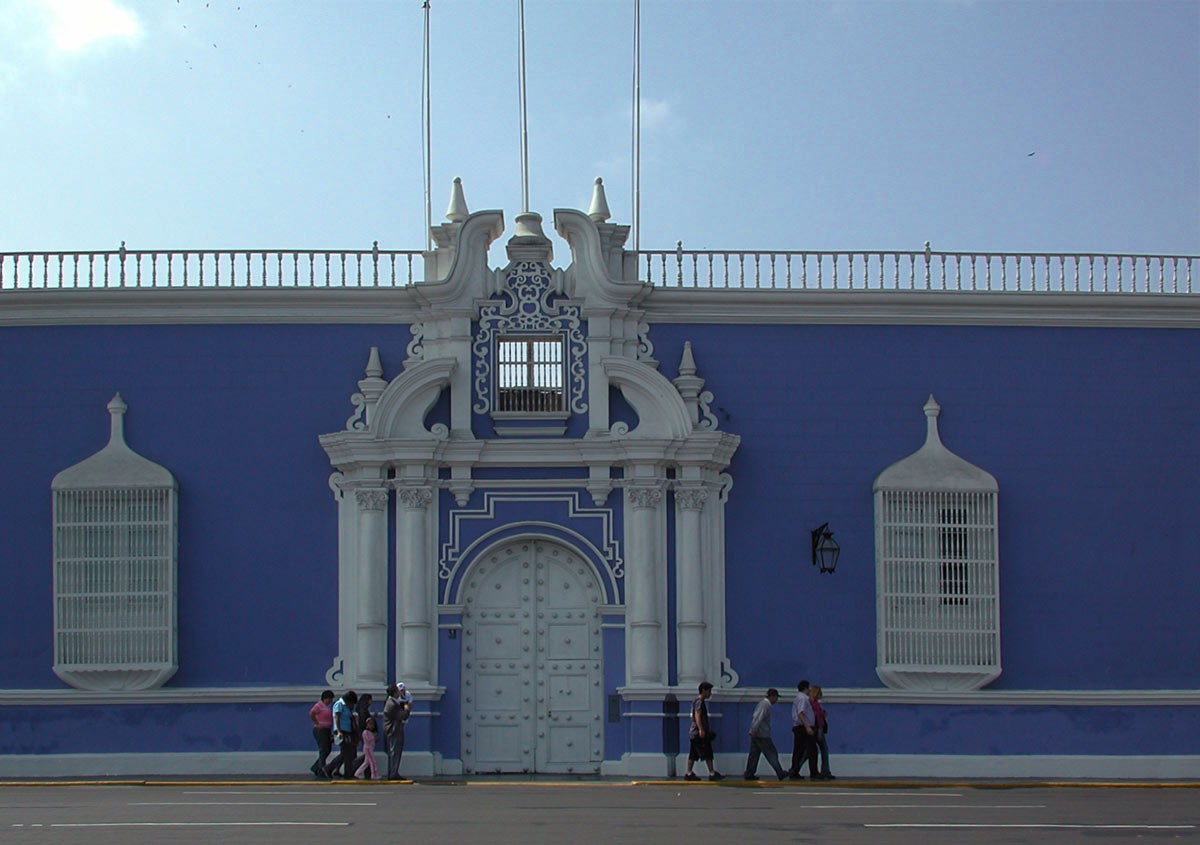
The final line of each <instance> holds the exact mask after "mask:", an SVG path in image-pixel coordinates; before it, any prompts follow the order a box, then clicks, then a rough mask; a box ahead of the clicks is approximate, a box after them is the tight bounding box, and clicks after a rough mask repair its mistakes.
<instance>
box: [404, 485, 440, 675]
mask: <svg viewBox="0 0 1200 845" xmlns="http://www.w3.org/2000/svg"><path fill="white" fill-rule="evenodd" d="M432 501H433V490H432V489H430V488H429V487H399V488H397V490H396V621H397V624H398V630H397V634H396V662H397V670H398V672H399V675H400V677H401V678H403V679H404V680H405V682H406V683H408V684H410V685H412V684H417V685H427V684H430V683H431V682H432V680H433V671H432V636H433V631H434V627H435V626H434V619H433V602H432V600H431V598H430V590H431V589H432V587H431V580H430V579H431V574H432V571H433V569H432V567H433V563H432V562H431V561H430V560H429V554H428V549H429V538H428V537H427V536H426V535H427V532H428V526H429V520H428V508H429V504H430V502H432Z"/></svg>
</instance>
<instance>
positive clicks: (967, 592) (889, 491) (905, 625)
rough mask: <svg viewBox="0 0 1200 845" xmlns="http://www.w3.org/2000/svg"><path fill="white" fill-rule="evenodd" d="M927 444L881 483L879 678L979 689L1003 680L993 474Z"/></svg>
mask: <svg viewBox="0 0 1200 845" xmlns="http://www.w3.org/2000/svg"><path fill="white" fill-rule="evenodd" d="M924 411H925V416H926V419H927V423H926V425H927V429H926V440H925V445H924V446H922V447H921V448H920V449H919V450H917V451H916V452H915V453H913V454H912V455H910V456H909V457H907V458H905V459H904V460H902V461H899V462H897V463H895V464H892V466H890V467H888V468H887V469H886V470H884V471H883V472H882V473H880V475H879V477H878V478H876V480H875V485H874V495H875V583H876V637H877V652H878V653H877V664H876V667H875V671H876V673H877V674H878V675H879V678H880V680H882V681H883V682H884V684H886V685H887V686H889V687H891V688H893V689H903V690H929V691H933V690H939V691H954V690H976V689H979V688H981V687H983V686H986V685H987V684H989V683H991V682H992V681H994V680H995V679H996V678H998V677H999V676H1000V672H1001V665H1000V590H999V559H998V550H997V526H996V500H997V496H998V492H999V486H998V485H997V484H996V479H995V478H993V477H992V476H991V475H990V474H989V473H987V472H985V471H984V470H981V469H979V468H978V467H975V466H972V465H971V464H969V463H967V462H966V461H964V460H963V459H962V458H960V457H958V456H957V455H955V454H953V453H952V452H950V450H948V449H947V448H946V447H945V446H943V445H942V442H941V438H940V436H939V434H938V428H937V418H938V414H939V413H940V412H941V407H940V406H939V405H938V403H937V401H936V400H935V399H934V398H933V396H930V397H929V401H928V402H926V404H925V407H924Z"/></svg>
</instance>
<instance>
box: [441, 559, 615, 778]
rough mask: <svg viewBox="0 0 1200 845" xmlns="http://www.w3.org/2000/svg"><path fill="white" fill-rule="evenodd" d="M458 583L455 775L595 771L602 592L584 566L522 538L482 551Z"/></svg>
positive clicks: (599, 738)
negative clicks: (459, 765) (458, 746)
mask: <svg viewBox="0 0 1200 845" xmlns="http://www.w3.org/2000/svg"><path fill="white" fill-rule="evenodd" d="M467 579H468V580H467V584H466V590H465V591H464V596H465V601H464V609H463V633H464V637H463V651H462V679H463V680H462V682H463V687H462V713H463V719H462V760H463V769H464V771H465V772H467V773H471V772H560V773H566V772H598V771H599V770H600V763H601V761H602V760H603V758H604V736H603V733H604V729H603V722H602V720H601V711H602V701H603V686H602V681H603V675H602V662H601V654H602V652H601V640H600V606H601V604H602V600H603V599H602V597H603V593H602V592H601V590H600V586H599V585H598V584H597V583H596V578H595V576H594V574H593V570H592V568H591V566H590V565H589V564H588V563H587V562H586V561H584V560H583V559H582V558H581V557H580V555H579V554H578V553H577V552H576V551H575V550H574V549H571V548H570V547H568V546H566V545H563V544H560V543H557V542H554V541H551V540H546V539H541V538H537V539H534V538H527V539H525V538H522V539H517V540H513V541H510V542H508V543H506V544H504V545H502V546H499V547H496V548H494V549H492V550H490V551H488V552H486V553H485V554H484V556H483V557H482V558H481V559H480V560H478V561H477V562H476V563H475V565H474V566H473V567H472V569H471V571H470V572H469V573H468V575H467Z"/></svg>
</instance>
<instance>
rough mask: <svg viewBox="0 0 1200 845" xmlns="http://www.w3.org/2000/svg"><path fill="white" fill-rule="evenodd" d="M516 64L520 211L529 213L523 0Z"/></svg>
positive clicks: (519, 0) (519, 4)
mask: <svg viewBox="0 0 1200 845" xmlns="http://www.w3.org/2000/svg"><path fill="white" fill-rule="evenodd" d="M517 32H518V43H517V62H518V64H519V67H518V74H517V76H518V80H519V84H520V93H519V96H520V100H521V210H522V211H529V115H528V113H527V111H526V104H525V0H517Z"/></svg>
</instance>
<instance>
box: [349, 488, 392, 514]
mask: <svg viewBox="0 0 1200 845" xmlns="http://www.w3.org/2000/svg"><path fill="white" fill-rule="evenodd" d="M354 500H355V501H356V502H358V508H359V510H364V511H381V510H383V509H384V508H386V507H387V502H388V491H387V490H381V489H372V488H359V489H357V490H355V491H354Z"/></svg>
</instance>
